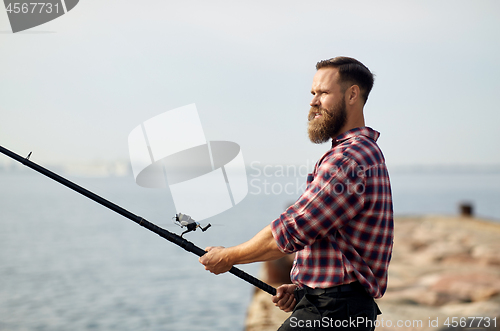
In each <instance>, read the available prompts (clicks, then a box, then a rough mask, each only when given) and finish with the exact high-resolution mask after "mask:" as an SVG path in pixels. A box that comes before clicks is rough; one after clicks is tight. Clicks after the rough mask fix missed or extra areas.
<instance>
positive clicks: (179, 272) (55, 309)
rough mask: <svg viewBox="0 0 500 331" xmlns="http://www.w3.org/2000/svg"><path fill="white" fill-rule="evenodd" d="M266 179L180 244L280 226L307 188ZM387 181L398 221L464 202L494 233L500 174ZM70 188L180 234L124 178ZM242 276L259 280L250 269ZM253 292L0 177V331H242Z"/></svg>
mask: <svg viewBox="0 0 500 331" xmlns="http://www.w3.org/2000/svg"><path fill="white" fill-rule="evenodd" d="M265 170H267V171H259V170H257V169H253V168H252V169H250V171H249V173H248V183H249V192H248V194H247V196H246V198H245V199H243V201H241V202H240V203H239V204H237V205H236V206H235V207H233V208H231V209H229V210H226V211H225V212H223V213H221V214H218V215H216V216H213V217H211V218H209V219H206V220H202V221H200V222H201V223H202V225H206V224H208V223H210V224H211V225H212V226H211V228H210V229H208V231H206V232H202V231H200V230H198V231H195V232H191V233H188V234H186V235H185V238H186V239H188V240H190V241H192V242H193V243H195V244H196V245H198V246H200V247H202V248H205V247H207V246H232V245H236V244H238V243H241V242H243V241H246V240H248V239H250V238H251V237H252V236H253V235H254V234H255V233H257V232H258V231H259V230H260V229H261V228H263V227H264V226H266V225H267V224H268V223H269V222H270V221H272V220H274V219H275V218H277V217H278V216H279V214H280V213H281V212H282V211H283V210H284V209H285V208H286V207H287V206H288V205H290V204H291V203H293V202H294V201H295V200H296V199H297V197H298V195H299V194H300V191H301V189H303V183H304V181H305V178H304V174H301V173H283V171H281V172H280V169H278V168H273V167H272V166H270V167H268V168H267V169H265ZM281 170H283V169H281ZM390 174H391V182H392V190H393V200H394V212H395V215H396V216H402V215H429V214H439V215H457V214H458V210H459V205H460V204H461V203H468V204H471V205H472V206H473V210H474V214H475V215H476V216H478V217H481V218H485V219H487V220H490V221H491V222H500V203H499V201H500V171H499V170H498V169H479V170H478V169H462V168H461V169H458V170H457V169H451V170H450V168H425V169H421V168H402V169H399V170H398V169H395V170H394V171H391V169H390ZM68 179H70V180H72V181H74V182H75V183H77V184H78V185H80V186H82V187H85V188H87V189H89V190H91V191H92V192H94V193H96V194H98V195H100V196H102V197H104V198H106V199H108V200H110V201H112V202H114V203H115V204H117V205H119V206H121V207H123V208H125V209H127V210H129V211H130V212H132V213H134V214H137V215H139V216H142V217H143V218H145V219H146V220H148V221H150V222H152V223H154V224H156V225H158V226H161V227H164V228H165V229H167V230H169V231H172V232H175V233H178V234H180V233H181V232H182V231H183V230H182V229H181V228H179V227H177V226H176V225H175V224H174V223H173V221H172V217H173V216H174V215H175V213H176V212H177V211H176V210H175V206H174V204H173V201H172V197H171V195H170V192H169V191H168V189H146V188H142V187H139V186H138V185H136V184H135V182H134V178H133V176H132V175H128V176H107V177H89V176H74V175H72V176H71V175H70V176H69V177H68ZM180 212H184V213H188V214H189V212H188V211H180ZM499 239H500V238H499ZM239 267H241V269H243V270H244V271H246V272H248V273H250V274H252V275H254V276H257V277H259V276H260V269H261V265H260V264H258V263H257V264H251V265H244V266H239ZM253 291H254V288H253V287H252V285H250V284H248V283H246V282H245V281H242V280H241V279H239V278H237V277H235V276H233V275H232V274H223V275H217V276H216V275H213V274H211V273H209V272H208V271H206V270H204V267H203V266H202V265H201V264H199V262H198V257H197V256H195V255H193V254H191V253H189V252H187V251H185V250H183V249H182V248H180V247H178V246H175V245H174V244H172V243H170V242H168V241H166V240H164V239H163V238H161V237H159V236H158V235H156V234H154V233H152V232H150V231H148V230H147V229H145V228H143V227H141V226H139V225H137V224H136V223H134V222H132V221H130V220H128V219H126V218H124V217H122V216H120V215H118V214H116V213H114V212H113V211H110V210H108V209H106V208H105V207H102V206H101V205H99V204H97V203H96V202H94V201H92V200H89V199H88V198H86V197H84V196H82V195H80V194H78V193H76V192H74V191H72V190H70V189H68V188H66V187H64V186H62V185H61V184H59V183H56V182H55V181H53V180H51V179H49V178H47V177H44V176H43V175H41V174H39V173H36V172H34V171H32V170H30V169H26V170H12V169H11V170H10V171H5V170H3V171H0V330H8V331H21V330H23V331H24V330H38V331H45V330H47V331H49V330H50V331H59V330H60V331H69V330H71V331H75V330H120V331H138V330H141V331H142V330H176V331H183V330H186V331H187V330H200V331H203V330H207V331H208V330H227V331H235V330H244V323H245V317H246V311H247V307H248V305H249V303H250V301H251V298H252V294H253ZM270 298H271V297H270Z"/></svg>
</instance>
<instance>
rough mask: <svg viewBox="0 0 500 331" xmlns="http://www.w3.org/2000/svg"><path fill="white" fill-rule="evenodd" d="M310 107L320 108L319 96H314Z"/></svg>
mask: <svg viewBox="0 0 500 331" xmlns="http://www.w3.org/2000/svg"><path fill="white" fill-rule="evenodd" d="M309 105H310V106H311V107H313V106H319V105H320V102H319V98H318V96H317V95H315V96H313V98H312V100H311V102H309Z"/></svg>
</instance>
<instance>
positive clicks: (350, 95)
mask: <svg viewBox="0 0 500 331" xmlns="http://www.w3.org/2000/svg"><path fill="white" fill-rule="evenodd" d="M360 98H361V90H360V89H359V86H358V85H352V86H351V87H349V88H348V89H347V91H346V102H347V103H348V104H350V105H354V104H355V103H356V102H358V100H359V99H360Z"/></svg>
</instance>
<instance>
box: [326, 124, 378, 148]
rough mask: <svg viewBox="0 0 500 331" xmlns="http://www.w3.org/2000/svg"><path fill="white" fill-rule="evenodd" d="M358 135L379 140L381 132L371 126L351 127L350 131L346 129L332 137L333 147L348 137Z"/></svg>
mask: <svg viewBox="0 0 500 331" xmlns="http://www.w3.org/2000/svg"><path fill="white" fill-rule="evenodd" d="M356 136H365V137H368V138H370V139H371V140H373V141H377V139H378V137H379V136H380V132H378V131H375V130H373V129H372V128H370V127H367V126H364V127H360V128H355V129H351V130H349V131H346V132H344V133H342V134H340V135H338V136H337V137H335V138H334V139H332V147H334V146H337V145H338V144H340V143H341V142H344V141H346V140H348V139H351V138H354V137H356Z"/></svg>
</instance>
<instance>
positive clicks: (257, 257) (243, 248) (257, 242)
mask: <svg viewBox="0 0 500 331" xmlns="http://www.w3.org/2000/svg"><path fill="white" fill-rule="evenodd" d="M227 250H228V251H227V254H228V257H229V260H230V262H231V264H233V265H235V264H246V263H253V262H262V261H270V260H276V259H279V258H281V257H283V256H286V255H288V254H285V253H283V252H281V251H280V250H279V248H278V245H277V244H276V240H275V239H274V237H273V234H272V232H271V226H270V225H268V226H266V227H265V228H264V229H262V230H261V231H260V232H259V233H257V234H256V235H255V236H254V237H253V238H252V239H250V240H249V241H247V242H245V243H243V244H240V245H238V246H234V247H229V248H228V249H227Z"/></svg>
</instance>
